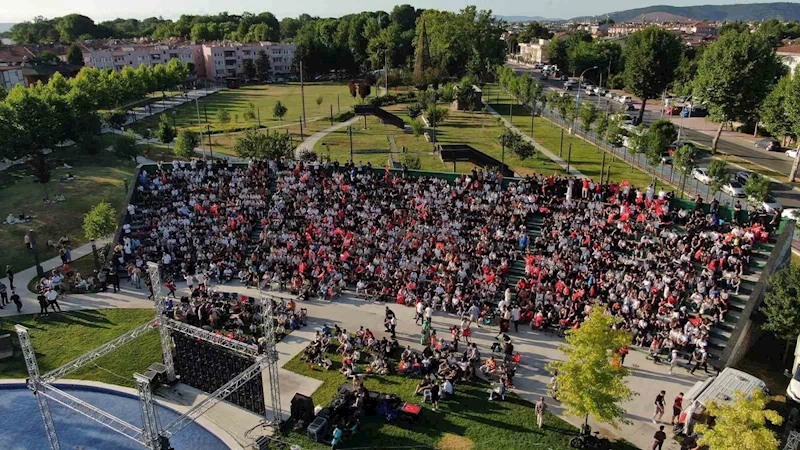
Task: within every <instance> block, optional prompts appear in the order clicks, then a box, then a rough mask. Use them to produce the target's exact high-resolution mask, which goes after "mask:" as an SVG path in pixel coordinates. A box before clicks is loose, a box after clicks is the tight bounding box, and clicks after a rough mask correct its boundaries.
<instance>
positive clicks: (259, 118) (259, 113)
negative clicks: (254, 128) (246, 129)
mask: <svg viewBox="0 0 800 450" xmlns="http://www.w3.org/2000/svg"><path fill="white" fill-rule="evenodd" d="M256 112H258V128H261V108H258V109H256Z"/></svg>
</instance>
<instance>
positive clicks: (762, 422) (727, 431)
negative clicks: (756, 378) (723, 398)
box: [695, 390, 783, 450]
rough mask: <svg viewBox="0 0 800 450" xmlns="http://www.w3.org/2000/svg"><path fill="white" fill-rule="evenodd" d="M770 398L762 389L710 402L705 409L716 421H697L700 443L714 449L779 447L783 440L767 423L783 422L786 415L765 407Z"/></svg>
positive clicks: (760, 449)
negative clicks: (704, 422) (729, 400)
mask: <svg viewBox="0 0 800 450" xmlns="http://www.w3.org/2000/svg"><path fill="white" fill-rule="evenodd" d="M768 401H769V399H768V398H767V395H766V394H765V393H764V392H763V391H760V390H755V391H753V392H752V393H751V394H750V395H747V394H746V393H744V392H741V391H737V392H736V393H735V394H734V397H733V401H732V402H730V403H726V404H719V403H717V402H711V403H710V404H709V405H707V406H706V409H707V410H708V415H709V416H711V417H714V418H715V423H714V426H713V427H710V426H708V425H706V424H697V426H696V427H695V431H696V432H697V433H698V434H699V435H702V436H703V437H701V438H700V439H699V441H698V444H700V445H707V446H708V447H709V448H712V449H714V450H717V449H718V450H734V449H735V450H778V447H779V444H780V441H779V440H778V439H777V438H776V437H775V433H773V431H772V430H770V429H769V428H767V422H769V423H771V424H773V425H780V424H781V423H783V417H781V415H780V414H778V413H777V412H776V411H773V410H771V409H765V407H766V406H767V402H768Z"/></svg>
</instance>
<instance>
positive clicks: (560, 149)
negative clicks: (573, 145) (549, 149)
mask: <svg viewBox="0 0 800 450" xmlns="http://www.w3.org/2000/svg"><path fill="white" fill-rule="evenodd" d="M563 155H564V129H563V128H562V129H561V142H560V143H559V144H558V157H559V158H561V157H562V156H563Z"/></svg>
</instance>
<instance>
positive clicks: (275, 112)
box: [272, 100, 288, 121]
mask: <svg viewBox="0 0 800 450" xmlns="http://www.w3.org/2000/svg"><path fill="white" fill-rule="evenodd" d="M287 111H288V109H287V108H286V107H285V106H283V104H282V103H281V101H280V100H278V101H277V102H276V103H275V106H274V107H273V108H272V117H275V118H277V119H278V121H283V117H284V116H285V115H286V112H287Z"/></svg>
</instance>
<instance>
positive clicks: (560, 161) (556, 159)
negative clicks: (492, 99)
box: [483, 101, 586, 178]
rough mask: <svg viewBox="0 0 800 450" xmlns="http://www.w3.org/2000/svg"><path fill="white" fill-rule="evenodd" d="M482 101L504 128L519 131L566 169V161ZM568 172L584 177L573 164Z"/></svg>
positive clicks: (539, 149) (537, 148) (540, 150)
mask: <svg viewBox="0 0 800 450" xmlns="http://www.w3.org/2000/svg"><path fill="white" fill-rule="evenodd" d="M483 103H484V104H485V105H486V108H487V111H489V114H491V115H493V116H496V117H499V118H500V120H502V121H503V124H504V125H505V126H506V128H510V129H512V130H514V131H516V132H517V133H519V134H520V136H522V137H523V138H524V139H525V140H526V141H528V142H530V143H531V144H533V146H534V147H536V150H537V151H539V152H541V153H542V154H543V155H545V156H547V157H548V158H550V159H551V160H552V161H553V162H554V163H556V164H558V166H559V167H561V168H562V169H564V170H567V162H566V161H564V160H563V159H561V158H559V157H558V156H557V155H556V154H555V153H553V152H551V151H550V150H548V149H547V148H545V147H544V146H543V145H542V144H540V143H538V142H536V141H535V140H534V139H532V138H531V137H530V136H528V135H527V134H525V133H523V132H522V130H520V129H519V128H517V127H515V126H514V125H512V124H511V122H509V121H508V120H507V119H506V118H505V117H503V115H502V114H500V113H498V112H497V111H495V110H494V108H492V107H491V106H489V103H487V102H486V101H484V102H483ZM569 173H570V175H574V176H576V177H584V178H585V177H586V175H584V174H583V173H581V171H580V170H578V169H576V168H575V167H574V166H570V167H569Z"/></svg>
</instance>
